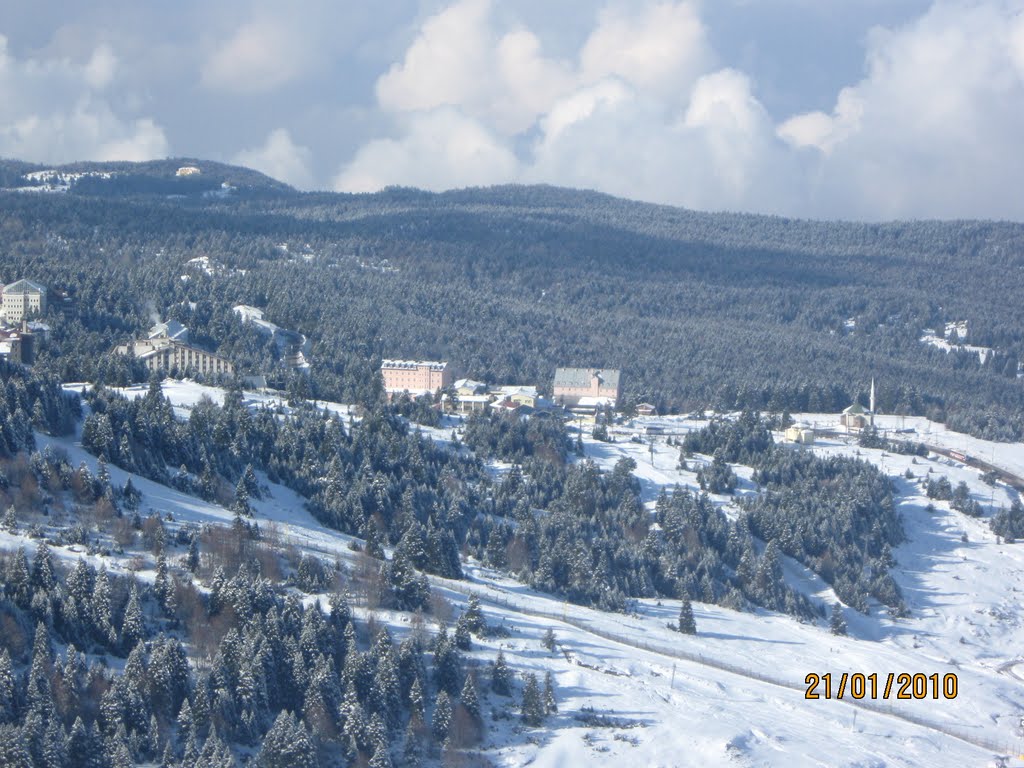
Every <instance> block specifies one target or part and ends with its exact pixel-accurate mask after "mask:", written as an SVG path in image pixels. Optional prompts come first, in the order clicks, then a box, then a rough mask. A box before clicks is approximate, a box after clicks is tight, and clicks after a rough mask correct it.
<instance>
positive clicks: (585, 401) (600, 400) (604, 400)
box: [577, 396, 615, 407]
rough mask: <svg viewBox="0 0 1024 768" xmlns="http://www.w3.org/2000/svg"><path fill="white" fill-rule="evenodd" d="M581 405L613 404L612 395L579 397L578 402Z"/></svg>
mask: <svg viewBox="0 0 1024 768" xmlns="http://www.w3.org/2000/svg"><path fill="white" fill-rule="evenodd" d="M577 405H581V406H583V407H587V406H599V405H615V398H614V397H589V396H587V397H581V398H580V401H579V403H577Z"/></svg>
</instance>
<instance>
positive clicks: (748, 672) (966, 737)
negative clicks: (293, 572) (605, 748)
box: [427, 576, 1013, 754]
mask: <svg viewBox="0 0 1024 768" xmlns="http://www.w3.org/2000/svg"><path fill="white" fill-rule="evenodd" d="M427 578H428V579H429V580H430V581H431V582H432V583H434V584H435V585H436V586H439V587H442V588H444V589H448V590H450V591H452V592H457V593H458V594H461V595H467V596H470V595H475V596H476V597H477V598H479V599H480V600H483V601H488V602H491V603H495V604H497V605H500V606H503V607H505V608H510V609H512V610H514V611H516V612H518V613H523V614H526V615H528V616H536V617H539V618H548V619H554V620H555V621H560V622H562V623H563V624H569V625H570V626H573V627H575V628H577V629H580V630H582V631H584V632H587V633H589V634H592V635H596V636H597V637H600V638H602V639H604V640H611V641H612V642H615V643H620V644H621V645H627V646H629V647H631V648H637V649H640V650H644V651H650V652H652V653H657V654H661V655H663V656H669V657H671V658H676V659H681V660H683V661H689V662H693V663H695V664H700V665H702V666H705V667H711V668H713V669H718V670H721V671H722V672H728V673H731V674H734V675H739V676H740V677H745V678H748V679H751V680H757V681H758V682H762V683H767V684H768V685H774V686H777V687H780V688H785V689H787V690H791V691H796V692H798V693H803V692H804V691H805V690H806V686H804V685H797V684H794V683H792V682H791V681H789V680H785V679H782V678H776V677H772V676H770V675H765V674H763V673H761V672H756V671H754V670H752V669H748V668H746V667H741V666H739V665H737V664H730V663H729V662H727V661H720V660H718V659H715V658H709V657H707V656H704V655H703V654H699V653H688V652H686V651H681V650H678V649H673V648H668V647H666V646H661V645H653V644H651V643H645V642H640V641H637V640H631V639H629V638H627V637H623V636H622V635H616V634H615V633H613V632H607V631H605V630H601V629H597V628H595V627H593V626H591V625H590V624H589V622H586V621H584V620H582V619H577V618H575V617H571V616H567V615H559V614H557V613H552V612H550V611H543V610H539V609H536V608H527V607H524V606H522V605H520V604H518V603H516V602H513V601H512V600H509V599H508V598H507V597H502V596H499V595H494V594H481V593H480V592H479V591H478V590H474V589H472V588H471V587H469V586H464V585H463V584H461V583H459V582H452V581H449V580H446V579H438V578H436V577H433V576H428V577H427ZM483 586H485V587H487V588H489V589H491V590H494V591H497V588H496V587H494V586H491V585H483ZM831 701H835V702H837V703H840V704H846V705H848V706H851V707H859V708H860V709H863V710H866V711H869V712H873V713H875V714H878V715H884V716H888V717H894V718H896V719H898V720H903V721H904V722H907V723H911V724H912V725H917V726H920V727H922V728H927V729H929V730H932V731H937V732H939V733H942V734H944V735H946V736H949V737H951V738H954V739H958V740H960V741H963V742H966V743H968V744H971V745H973V746H976V747H981V748H982V749H990V750H992V751H994V752H998V753H1002V754H1012V753H1013V750H1012V749H1011V748H1010V747H1009V746H1008V745H1007V744H998V743H997V742H995V741H991V740H989V739H985V738H980V737H978V736H975V735H972V734H971V733H969V732H968V731H967V730H966V729H958V728H953V727H951V726H946V725H942V724H940V723H937V722H935V721H933V720H929V719H928V718H925V717H920V716H918V715H914V714H911V713H907V712H901V711H899V710H897V709H896V708H895V707H893V706H892V705H891V704H888V705H885V704H878V703H875V702H873V701H869V700H867V699H861V700H860V701H858V700H856V699H849V700H847V699H846V698H845V697H844V698H842V699H832V700H831Z"/></svg>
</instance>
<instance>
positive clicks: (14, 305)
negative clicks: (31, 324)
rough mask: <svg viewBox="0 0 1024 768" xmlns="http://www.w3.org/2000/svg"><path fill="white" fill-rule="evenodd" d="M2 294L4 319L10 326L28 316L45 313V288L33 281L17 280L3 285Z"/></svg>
mask: <svg viewBox="0 0 1024 768" xmlns="http://www.w3.org/2000/svg"><path fill="white" fill-rule="evenodd" d="M3 293H4V295H3V313H4V319H5V320H6V321H7V322H8V323H11V324H12V325H13V324H15V323H20V322H21V321H22V320H23V319H25V318H26V317H28V316H29V315H41V314H43V313H44V312H46V287H45V286H42V285H40V284H39V283H37V282H35V281H33V280H18V281H17V282H14V283H11V284H10V285H5V286H4V292H3Z"/></svg>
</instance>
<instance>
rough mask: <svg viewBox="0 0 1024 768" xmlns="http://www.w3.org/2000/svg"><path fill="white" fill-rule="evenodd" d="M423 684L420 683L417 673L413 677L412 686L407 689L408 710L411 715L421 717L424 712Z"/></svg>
mask: <svg viewBox="0 0 1024 768" xmlns="http://www.w3.org/2000/svg"><path fill="white" fill-rule="evenodd" d="M423 705H424V702H423V686H422V685H420V678H419V675H417V676H416V677H414V678H413V682H412V688H410V689H409V711H410V712H411V714H412V716H413V717H419V718H420V720H422V719H423V713H424V706H423Z"/></svg>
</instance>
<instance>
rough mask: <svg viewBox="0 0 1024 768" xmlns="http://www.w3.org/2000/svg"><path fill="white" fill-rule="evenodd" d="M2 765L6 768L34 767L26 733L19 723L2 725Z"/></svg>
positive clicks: (0, 744)
mask: <svg viewBox="0 0 1024 768" xmlns="http://www.w3.org/2000/svg"><path fill="white" fill-rule="evenodd" d="M0 765H2V766H4V768H33V766H32V756H31V754H29V751H28V743H27V742H26V740H25V734H24V732H23V731H22V730H21V728H19V727H18V726H17V725H0Z"/></svg>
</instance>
